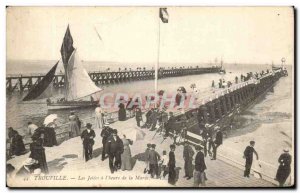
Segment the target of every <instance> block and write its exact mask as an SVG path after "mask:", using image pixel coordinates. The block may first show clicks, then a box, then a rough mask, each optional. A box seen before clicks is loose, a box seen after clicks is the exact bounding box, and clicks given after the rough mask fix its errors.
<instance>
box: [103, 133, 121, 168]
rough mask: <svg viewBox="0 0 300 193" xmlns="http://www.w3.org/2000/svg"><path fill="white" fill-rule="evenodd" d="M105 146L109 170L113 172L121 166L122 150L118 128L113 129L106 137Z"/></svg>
mask: <svg viewBox="0 0 300 193" xmlns="http://www.w3.org/2000/svg"><path fill="white" fill-rule="evenodd" d="M105 148H106V153H107V154H108V157H109V168H110V171H111V173H114V172H115V171H117V170H118V169H120V168H121V154H122V153H123V151H124V149H123V148H124V146H123V142H122V140H121V139H120V138H119V136H118V130H116V129H114V130H113V132H112V135H111V136H110V137H109V138H108V139H107V142H106V145H105Z"/></svg>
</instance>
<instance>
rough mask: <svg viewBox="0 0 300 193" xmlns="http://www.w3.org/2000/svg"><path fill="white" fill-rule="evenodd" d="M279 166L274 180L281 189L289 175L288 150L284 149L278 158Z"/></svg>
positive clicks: (289, 159)
mask: <svg viewBox="0 0 300 193" xmlns="http://www.w3.org/2000/svg"><path fill="white" fill-rule="evenodd" d="M278 162H279V166H278V170H277V173H276V178H275V180H277V181H278V182H279V186H280V187H283V185H284V183H285V181H286V179H287V178H288V177H289V175H290V173H291V162H292V156H291V155H290V154H289V149H288V148H285V149H284V150H283V153H282V154H281V155H280V156H279V158H278Z"/></svg>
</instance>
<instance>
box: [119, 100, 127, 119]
mask: <svg viewBox="0 0 300 193" xmlns="http://www.w3.org/2000/svg"><path fill="white" fill-rule="evenodd" d="M118 115H119V121H125V120H126V110H125V105H124V104H123V103H120V104H119V113H118Z"/></svg>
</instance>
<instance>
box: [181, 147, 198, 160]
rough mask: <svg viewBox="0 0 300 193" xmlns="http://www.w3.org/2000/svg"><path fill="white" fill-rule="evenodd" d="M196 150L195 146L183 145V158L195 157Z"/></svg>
mask: <svg viewBox="0 0 300 193" xmlns="http://www.w3.org/2000/svg"><path fill="white" fill-rule="evenodd" d="M194 154H195V152H194V150H193V148H192V147H191V146H189V145H187V146H184V147H183V158H184V160H186V159H193V156H194Z"/></svg>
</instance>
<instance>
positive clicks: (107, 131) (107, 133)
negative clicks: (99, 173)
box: [100, 123, 112, 161]
mask: <svg viewBox="0 0 300 193" xmlns="http://www.w3.org/2000/svg"><path fill="white" fill-rule="evenodd" d="M111 133H112V128H110V127H109V123H105V124H104V127H103V129H102V131H101V134H100V135H101V137H102V161H103V160H104V159H105V155H106V142H107V139H108V138H109V136H110V135H111Z"/></svg>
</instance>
